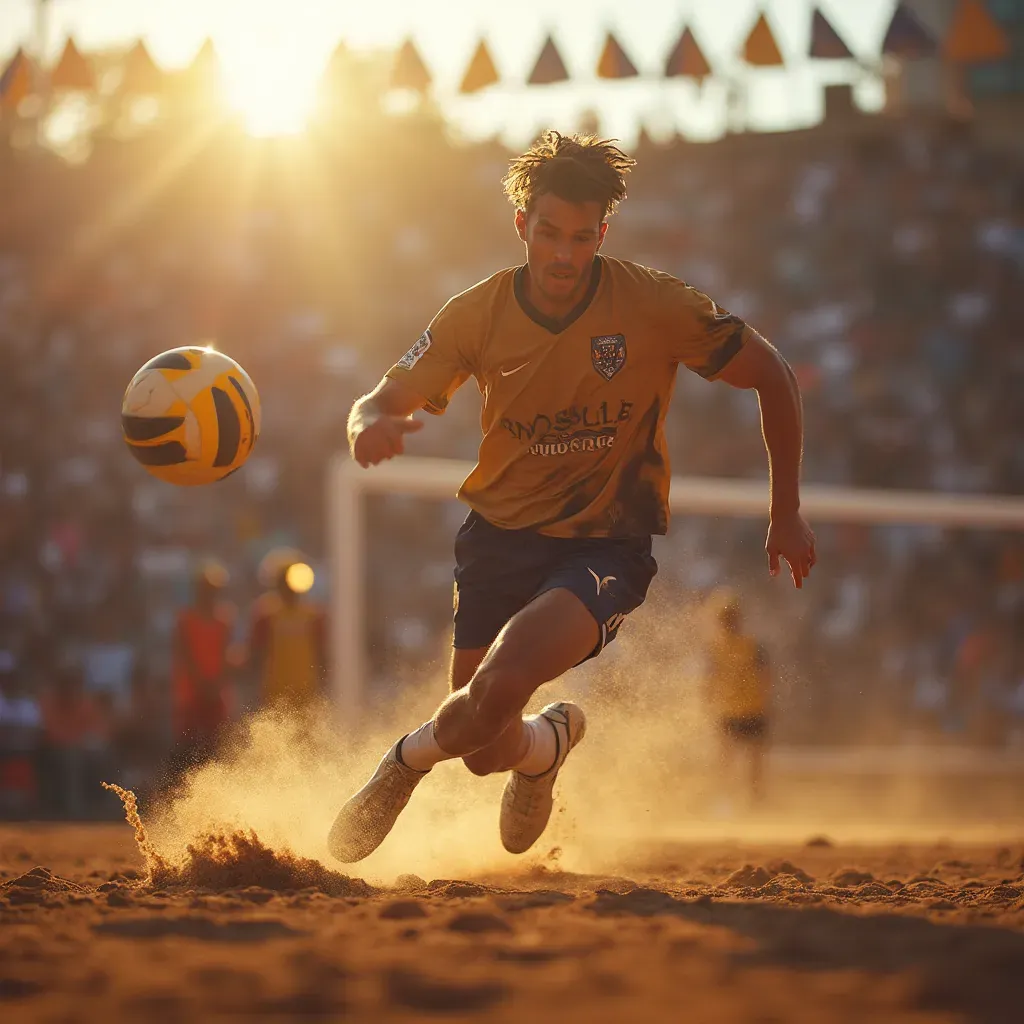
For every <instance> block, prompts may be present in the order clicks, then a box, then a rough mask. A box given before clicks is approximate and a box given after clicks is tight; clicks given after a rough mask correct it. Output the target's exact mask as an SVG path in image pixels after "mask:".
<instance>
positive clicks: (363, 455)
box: [349, 415, 423, 469]
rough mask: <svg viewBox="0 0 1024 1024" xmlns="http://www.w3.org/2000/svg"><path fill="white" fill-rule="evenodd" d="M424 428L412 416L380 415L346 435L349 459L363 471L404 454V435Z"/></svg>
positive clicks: (420, 422) (419, 421) (421, 423)
mask: <svg viewBox="0 0 1024 1024" xmlns="http://www.w3.org/2000/svg"><path fill="white" fill-rule="evenodd" d="M422 429H423V421H422V420H415V419H413V418H412V417H411V416H387V415H381V416H378V417H376V418H375V419H373V420H372V421H370V422H369V423H364V424H359V425H358V426H357V427H356V429H355V430H350V432H349V447H350V448H351V451H352V458H353V459H355V460H356V462H358V463H359V465H360V466H362V467H363V469H366V467H367V466H376V465H377V463H378V462H383V461H384V460H385V459H390V458H392V457H393V456H395V455H401V454H402V453H403V452H404V451H405V435H406V434H414V433H416V431H417V430H422Z"/></svg>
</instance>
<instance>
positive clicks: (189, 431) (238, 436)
mask: <svg viewBox="0 0 1024 1024" xmlns="http://www.w3.org/2000/svg"><path fill="white" fill-rule="evenodd" d="M121 429H122V432H123V434H124V440H125V443H126V444H127V445H128V450H129V451H130V452H131V453H132V455H134V456H135V458H136V459H137V460H138V461H139V462H140V463H141V464H142V465H143V466H144V467H145V468H146V470H147V471H148V472H149V473H152V474H153V476H155V477H157V478H158V479H160V480H164V481H166V482H167V483H171V484H177V485H179V486H182V487H193V486H198V485H200V484H210V483H214V482H216V481H217V480H222V479H224V477H226V476H229V475H230V474H231V473H234V472H235V470H237V469H240V468H241V467H242V465H243V464H244V463H245V460H246V459H247V458H248V457H249V455H250V454H251V453H252V449H253V446H254V445H255V444H256V439H257V438H258V437H259V434H260V399H259V394H258V393H257V391H256V387H255V385H254V384H253V382H252V380H251V379H250V377H249V375H248V374H247V373H246V372H245V370H243V369H242V367H241V366H239V365H238V363H236V362H235V361H234V360H233V359H231V358H230V357H229V356H226V355H224V353H223V352H218V351H216V349H213V348H199V347H196V346H188V347H184V348H174V349H170V350H169V351H167V352H163V353H161V354H160V355H158V356H155V357H154V358H153V359H150V361H149V362H148V363H146V365H145V366H143V367H142V369H141V370H139V372H138V373H136V374H135V376H134V377H133V378H132V381H131V383H130V384H129V385H128V388H127V390H126V391H125V393H124V401H123V402H122V403H121Z"/></svg>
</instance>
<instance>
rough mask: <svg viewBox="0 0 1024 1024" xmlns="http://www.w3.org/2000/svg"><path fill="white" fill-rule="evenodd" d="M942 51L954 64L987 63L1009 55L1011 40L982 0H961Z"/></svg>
mask: <svg viewBox="0 0 1024 1024" xmlns="http://www.w3.org/2000/svg"><path fill="white" fill-rule="evenodd" d="M942 53H943V56H944V57H945V58H946V59H947V60H949V61H953V62H954V63H956V64H987V63H989V62H991V61H997V60H1003V59H1004V58H1006V57H1008V56H1009V55H1010V40H1009V39H1007V38H1006V33H1005V32H1004V31H1003V27H1002V25H1000V24H999V22H998V21H996V19H995V18H993V17H992V15H991V14H990V13H989V11H988V8H986V6H985V5H984V4H983V3H982V2H981V0H960V3H959V4H958V5H957V9H956V11H955V13H954V14H953V20H952V21H951V22H950V24H949V29H948V31H947V32H946V38H945V40H944V41H943V44H942Z"/></svg>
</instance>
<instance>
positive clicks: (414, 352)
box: [395, 328, 433, 370]
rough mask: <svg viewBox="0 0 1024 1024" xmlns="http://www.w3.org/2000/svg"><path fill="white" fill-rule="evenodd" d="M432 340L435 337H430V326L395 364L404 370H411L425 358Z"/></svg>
mask: <svg viewBox="0 0 1024 1024" xmlns="http://www.w3.org/2000/svg"><path fill="white" fill-rule="evenodd" d="M431 341H433V339H432V338H431V337H430V330H429V328H428V329H427V330H425V331H424V332H423V333H422V334H421V335H420V337H419V340H418V341H417V342H416V344H415V345H413V347H412V348H411V349H409V351H408V352H406V353H405V355H404V356H402V358H401V359H399V360H398V362H397V363H395V365H396V366H398V367H401V369H403V370H411V369H412V368H413V367H414V366H415V365H416V364H417V363H418V362H419V361H420V360H421V359H422V358H423V355H424V353H425V352H426V351H427V349H428V348H430V343H431Z"/></svg>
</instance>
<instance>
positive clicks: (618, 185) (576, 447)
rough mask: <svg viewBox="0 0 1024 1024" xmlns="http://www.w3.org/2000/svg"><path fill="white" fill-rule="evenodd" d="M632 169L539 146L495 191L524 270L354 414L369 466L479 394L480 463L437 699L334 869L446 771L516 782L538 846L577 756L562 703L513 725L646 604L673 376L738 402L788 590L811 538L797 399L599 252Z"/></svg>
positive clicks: (711, 311) (776, 370) (365, 849)
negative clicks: (505, 205)
mask: <svg viewBox="0 0 1024 1024" xmlns="http://www.w3.org/2000/svg"><path fill="white" fill-rule="evenodd" d="M632 165H633V161H632V160H631V159H630V158H629V157H627V156H626V155H625V154H624V153H623V152H622V151H621V150H620V149H618V148H617V147H616V146H614V145H612V144H611V143H610V142H604V141H599V140H597V139H592V138H579V137H566V136H563V135H560V134H558V133H557V132H554V131H551V132H548V133H546V134H545V135H544V136H543V137H542V138H541V139H540V140H539V141H538V142H537V143H536V144H535V145H534V146H533V147H532V148H531V149H530V150H529V151H528V152H526V153H524V154H523V155H522V156H520V157H519V158H517V159H516V160H514V161H513V162H512V164H511V167H510V170H509V173H508V174H507V176H506V177H505V179H504V186H505V192H506V194H507V195H508V198H509V200H510V201H511V202H512V204H513V206H514V207H515V211H516V212H515V227H516V232H517V233H518V235H519V237H520V239H522V241H523V242H524V243H525V245H526V264H525V265H524V266H522V267H519V268H510V269H507V270H502V271H499V272H498V273H497V274H495V275H494V276H493V277H490V278H488V279H487V280H486V281H482V282H481V283H480V284H477V285H474V286H473V287H472V288H470V289H469V290H468V291H466V292H463V293H462V294H461V295H457V296H456V297H455V298H453V299H451V300H450V301H449V302H448V303H447V304H446V305H445V307H444V308H443V309H442V310H441V311H440V312H439V313H438V314H437V316H436V317H434V319H433V320H432V321H431V323H430V326H429V327H428V328H427V330H426V331H424V333H423V335H422V336H421V337H420V339H419V340H418V341H417V342H416V343H415V344H414V345H413V346H412V348H410V349H409V351H408V352H406V354H405V355H404V356H402V358H401V359H399V360H398V362H397V363H396V364H395V365H394V366H393V367H392V368H391V369H390V370H388V372H387V374H386V375H385V377H384V379H383V380H382V381H381V382H380V384H379V385H378V386H377V387H376V388H375V389H374V390H373V391H372V392H371V393H370V394H368V395H366V396H364V397H363V398H361V399H359V400H358V401H357V402H356V403H355V405H354V406H353V408H352V412H351V414H350V416H349V421H348V438H349V445H350V448H351V451H352V457H353V458H354V459H355V460H356V461H357V462H358V463H359V464H360V465H361V466H363V467H367V466H372V465H376V464H377V463H379V462H381V461H382V460H384V459H390V458H391V457H392V456H395V455H400V454H401V453H402V452H403V449H404V444H403V442H404V437H405V435H406V434H407V433H409V432H411V431H415V430H419V429H420V428H421V426H422V422H421V421H418V420H415V419H413V418H412V414H413V413H414V412H416V411H417V410H418V409H426V410H427V411H428V412H431V413H434V414H440V413H443V412H444V410H445V407H446V406H447V404H448V401H449V399H450V398H451V396H452V394H453V393H454V392H455V390H456V389H457V388H458V387H459V386H460V385H461V384H463V383H464V382H465V381H466V380H468V379H469V378H470V377H474V378H475V379H476V382H477V386H478V387H479V389H480V391H481V393H482V395H483V411H482V415H481V426H482V431H483V438H482V440H481V442H480V451H479V457H478V461H477V465H476V467H475V468H474V470H473V471H472V473H470V475H469V477H468V478H467V479H466V481H465V482H464V483H463V485H462V487H461V489H460V491H459V497H460V498H461V499H462V500H463V501H464V502H465V503H466V504H467V505H469V508H470V512H469V515H468V517H467V518H466V521H465V523H464V524H463V526H462V527H461V529H460V530H459V533H458V536H457V538H456V540H455V585H456V592H455V593H456V607H455V636H454V645H453V646H454V650H453V655H452V663H451V673H450V687H451V692H450V695H449V696H448V698H447V699H446V700H445V701H444V702H443V703H442V704H441V706H440V707H439V708H438V710H437V712H436V714H435V715H434V717H433V718H432V719H431V720H430V721H428V722H425V723H424V724H423V725H421V726H420V727H419V728H418V729H415V730H414V731H413V732H410V733H408V734H407V735H405V736H403V737H402V738H401V739H399V740H398V741H397V742H396V743H395V745H394V746H393V747H392V748H391V749H390V750H389V751H388V752H387V753H386V754H385V755H384V758H383V760H382V761H381V762H380V764H379V765H378V767H377V770H376V771H375V772H374V774H373V776H372V777H371V778H370V780H369V781H368V782H367V783H366V785H365V786H363V788H362V789H361V790H359V792H358V793H356V794H355V795H354V796H353V797H351V798H350V799H349V801H348V802H347V803H346V804H345V805H344V806H343V807H342V809H341V811H340V812H339V814H338V817H337V819H336V821H335V823H334V826H333V827H332V829H331V833H330V836H329V839H328V845H329V848H330V851H331V853H332V854H333V855H334V856H335V857H336V858H337V859H338V860H341V861H344V862H348V863H350V862H353V861H358V860H361V859H362V858H364V857H366V856H368V855H369V854H371V853H372V852H373V851H374V850H375V849H376V848H377V847H378V846H379V845H380V844H381V843H382V842H383V840H384V838H385V837H386V836H387V834H388V832H390V831H391V828H392V826H393V825H394V823H395V820H396V819H397V818H398V815H399V814H400V813H401V811H402V809H403V808H404V807H405V805H406V804H407V803H408V801H409V798H410V796H411V795H412V792H413V790H414V789H415V788H416V786H417V785H419V783H420V782H422V781H423V779H424V778H426V776H427V775H428V774H429V773H430V770H431V769H432V768H433V766H434V765H435V764H437V763H438V762H440V761H445V760H449V759H452V758H456V757H460V758H462V759H463V761H464V762H465V764H466V767H467V768H469V770H470V771H471V772H473V773H474V774H475V775H487V774H491V773H493V772H511V774H510V776H509V780H508V783H507V784H506V786H505V791H504V794H503V796H502V801H501V818H500V832H501V840H502V843H503V844H504V846H505V849H507V850H508V851H510V852H511V853H523V852H525V851H526V850H528V849H529V848H530V847H531V846H532V845H533V844H534V843H535V842H536V841H537V839H538V838H539V837H540V835H541V834H542V833H543V831H544V829H545V827H546V826H547V823H548V819H549V817H550V815H551V809H552V793H553V788H554V783H555V779H556V777H557V775H558V772H559V770H560V769H561V767H562V765H563V764H564V762H565V759H566V757H567V756H568V755H569V753H570V751H571V750H572V749H573V747H575V746H576V744H577V743H579V741H580V740H581V739H582V738H583V733H584V730H585V728H586V719H585V718H584V715H583V712H582V710H581V709H580V708H579V707H577V706H576V705H575V704H570V703H568V702H565V701H562V702H557V703H554V704H549V705H548V706H547V707H546V708H544V709H543V710H542V711H541V712H540V714H538V715H531V716H529V717H526V718H524V717H523V714H522V713H523V709H524V708H525V707H526V705H527V703H528V702H529V700H530V699H531V697H532V696H533V694H534V692H535V691H536V690H537V689H538V688H539V687H540V686H542V685H543V684H544V683H546V682H549V681H551V680H552V679H557V678H558V677H559V676H560V675H562V673H564V672H566V671H568V670H569V669H570V668H572V667H573V666H575V665H578V664H580V663H581V662H584V661H586V660H588V659H589V658H593V657H596V656H597V655H599V654H600V653H601V651H602V650H603V649H604V648H605V647H606V646H607V645H608V644H609V643H611V641H612V640H613V639H614V638H615V635H616V633H617V632H618V629H619V627H620V626H621V624H622V622H623V620H624V619H625V618H626V616H627V615H628V614H629V613H630V612H632V611H633V610H634V609H636V608H637V607H639V605H640V604H642V603H643V601H644V598H645V597H646V595H647V588H648V586H649V585H650V582H651V579H652V578H653V577H654V574H655V572H656V571H657V565H656V564H655V561H654V559H653V558H652V556H651V537H652V535H653V534H663V533H665V532H666V530H667V527H668V492H669V478H670V473H669V465H668V454H667V449H666V443H665V436H664V422H665V415H666V413H667V411H668V404H669V400H670V398H671V396H672V390H673V386H674V384H675V376H676V371H677V369H678V367H679V365H680V364H682V365H684V366H686V367H687V368H688V369H690V370H693V371H694V372H695V373H698V374H700V376H702V377H704V378H705V379H707V380H723V381H725V382H726V383H727V384H731V385H732V386H733V387H737V388H752V389H754V390H755V391H756V392H757V396H758V400H759V403H760V407H761V427H762V432H763V434H764V440H765V445H766V447H767V450H768V457H769V464H770V469H771V486H770V502H769V515H770V526H769V529H768V539H767V543H766V551H767V555H768V567H769V571H770V572H771V574H772V575H776V574H777V573H778V572H779V565H780V559H785V560H786V562H788V563H789V567H790V572H791V575H792V578H793V583H794V584H795V585H796V586H797V587H800V586H802V584H803V581H804V579H805V578H806V577H807V575H808V574H809V572H810V570H811V567H812V566H813V565H814V561H815V556H814V535H813V533H812V532H811V530H810V528H809V527H808V526H807V524H806V523H805V522H804V520H803V517H802V516H801V515H800V496H799V476H800V460H801V452H802V444H803V426H802V411H801V403H800V393H799V389H798V387H797V383H796V379H795V377H794V375H793V372H792V370H791V369H790V368H789V366H788V364H787V363H786V361H785V360H784V359H783V358H782V357H781V356H780V355H779V353H778V352H777V351H776V350H775V349H774V348H773V347H772V346H771V345H769V344H768V342H767V341H765V340H764V338H762V337H761V336H760V335H759V334H758V333H757V332H756V331H754V330H752V329H751V328H750V327H748V326H747V325H746V324H744V323H743V322H742V321H741V320H740V319H739V318H738V317H736V316H733V315H732V314H730V313H728V312H726V311H725V310H724V309H721V308H720V307H719V306H717V305H716V304H715V303H714V302H713V301H712V300H711V299H709V298H708V297H707V296H706V295H704V294H702V293H701V292H699V291H697V290H696V289H694V288H691V287H690V286H688V285H686V284H684V283H683V282H682V281H679V280H677V279H676V278H674V277H672V276H671V275H669V274H665V273H662V272H661V271H657V270H650V269H648V268H647V267H642V266H638V265H637V264H635V263H628V262H625V261H623V260H617V259H612V258H610V257H607V256H602V255H600V254H599V250H600V248H601V245H602V243H603V242H604V237H605V233H606V231H607V227H608V224H607V217H608V215H609V214H610V213H611V212H612V211H613V210H614V208H615V206H616V205H617V204H618V203H619V202H620V201H621V200H622V199H624V198H625V194H626V190H625V176H626V174H627V172H628V171H629V169H630V168H631V167H632Z"/></svg>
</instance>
